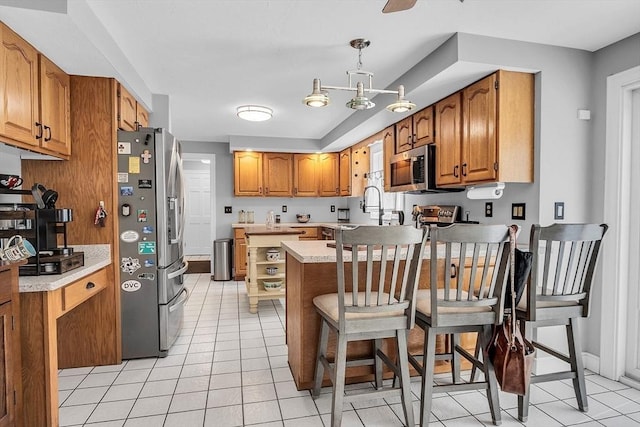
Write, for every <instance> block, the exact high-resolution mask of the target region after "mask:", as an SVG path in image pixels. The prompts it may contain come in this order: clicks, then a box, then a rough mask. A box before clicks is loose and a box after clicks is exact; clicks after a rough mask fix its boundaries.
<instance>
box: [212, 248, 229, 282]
mask: <svg viewBox="0 0 640 427" xmlns="http://www.w3.org/2000/svg"><path fill="white" fill-rule="evenodd" d="M232 245H233V239H216V240H214V242H213V280H231V271H232V269H233V251H232V250H231V246H232Z"/></svg>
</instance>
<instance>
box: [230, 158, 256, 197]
mask: <svg viewBox="0 0 640 427" xmlns="http://www.w3.org/2000/svg"><path fill="white" fill-rule="evenodd" d="M233 164H234V170H233V177H234V180H233V182H234V186H233V187H234V194H235V195H236V196H262V195H263V190H262V187H263V185H262V153H256V152H254V151H235V152H234V153H233Z"/></svg>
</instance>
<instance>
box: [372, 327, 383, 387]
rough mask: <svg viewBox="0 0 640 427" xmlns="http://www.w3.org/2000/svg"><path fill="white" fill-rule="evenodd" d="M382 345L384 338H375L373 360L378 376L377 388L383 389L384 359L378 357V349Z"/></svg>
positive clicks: (376, 375)
mask: <svg viewBox="0 0 640 427" xmlns="http://www.w3.org/2000/svg"><path fill="white" fill-rule="evenodd" d="M381 347H382V339H375V340H373V360H374V364H375V365H374V367H375V377H376V390H382V363H383V362H382V359H380V357H378V350H380V348H381Z"/></svg>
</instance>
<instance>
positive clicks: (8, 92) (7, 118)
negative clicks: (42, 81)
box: [0, 23, 42, 147]
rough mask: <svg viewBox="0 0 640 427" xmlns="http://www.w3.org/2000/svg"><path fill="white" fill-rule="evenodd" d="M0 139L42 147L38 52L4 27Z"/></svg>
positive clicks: (0, 30)
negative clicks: (40, 137)
mask: <svg viewBox="0 0 640 427" xmlns="http://www.w3.org/2000/svg"><path fill="white" fill-rule="evenodd" d="M0 43H1V46H0V136H2V137H4V138H8V139H10V140H13V141H16V142H19V143H23V144H27V145H28V146H36V147H37V146H39V145H40V142H39V140H38V139H37V136H38V135H39V133H38V131H42V128H41V127H38V126H37V125H36V123H39V122H40V111H39V99H40V95H39V86H38V51H36V49H35V48H33V47H32V46H31V45H30V44H29V43H27V42H26V41H25V40H24V39H22V37H20V36H19V35H17V34H16V33H14V32H13V31H12V30H11V29H10V28H9V27H7V26H6V25H4V24H2V23H0Z"/></svg>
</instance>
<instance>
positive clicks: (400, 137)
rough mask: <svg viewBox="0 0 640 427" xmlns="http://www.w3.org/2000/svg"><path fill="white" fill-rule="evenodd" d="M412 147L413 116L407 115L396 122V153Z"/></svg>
mask: <svg viewBox="0 0 640 427" xmlns="http://www.w3.org/2000/svg"><path fill="white" fill-rule="evenodd" d="M411 148H413V117H411V116H409V117H407V118H405V119H403V120H401V121H399V122H398V123H396V153H402V152H403V151H407V150H410V149H411Z"/></svg>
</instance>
